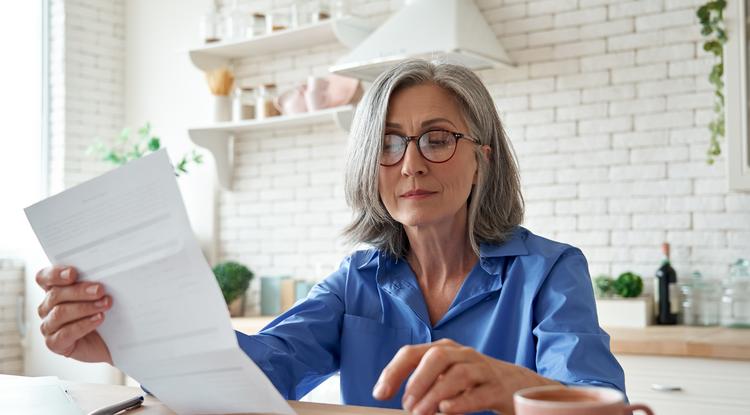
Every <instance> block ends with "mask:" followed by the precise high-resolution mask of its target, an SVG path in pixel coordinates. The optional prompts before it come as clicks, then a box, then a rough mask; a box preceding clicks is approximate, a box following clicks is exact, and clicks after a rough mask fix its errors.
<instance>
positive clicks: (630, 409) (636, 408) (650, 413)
mask: <svg viewBox="0 0 750 415" xmlns="http://www.w3.org/2000/svg"><path fill="white" fill-rule="evenodd" d="M623 409H625V413H626V414H632V413H633V411H639V410H640V411H643V412H645V413H646V414H648V415H654V411H652V410H651V408H649V407H648V406H646V405H643V404H640V403H636V404H633V405H625V408H623Z"/></svg>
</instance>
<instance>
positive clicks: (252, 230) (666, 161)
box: [53, 0, 750, 283]
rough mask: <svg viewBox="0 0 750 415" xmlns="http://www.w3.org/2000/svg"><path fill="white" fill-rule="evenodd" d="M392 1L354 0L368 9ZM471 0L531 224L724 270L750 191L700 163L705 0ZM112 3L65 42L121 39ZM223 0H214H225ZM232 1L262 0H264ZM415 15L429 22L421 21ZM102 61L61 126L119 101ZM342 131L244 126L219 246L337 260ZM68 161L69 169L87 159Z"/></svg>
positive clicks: (284, 262) (306, 70)
mask: <svg viewBox="0 0 750 415" xmlns="http://www.w3.org/2000/svg"><path fill="white" fill-rule="evenodd" d="M53 3H57V2H53ZM66 3H69V4H74V5H75V4H77V3H82V4H89V3H90V2H86V1H83V0H72V1H68V2H66ZM289 3H290V2H289V1H283V2H273V4H274V7H276V6H282V5H286V4H289ZM400 3H401V2H399V1H394V0H381V1H362V0H357V1H353V2H350V3H349V4H350V9H351V10H353V11H354V12H356V13H357V14H361V15H364V16H366V17H370V18H375V19H377V18H379V17H385V16H387V15H388V14H389V13H390V12H392V11H394V10H396V9H397V8H398V7H399V5H400ZM476 3H477V4H478V5H479V7H480V9H481V10H482V13H483V15H484V16H485V18H486V19H487V20H488V21H489V22H490V24H491V25H492V27H493V29H494V30H495V31H496V33H497V35H498V38H499V40H500V41H501V43H502V44H503V45H504V46H505V48H506V49H507V50H508V52H509V55H510V56H511V58H512V59H513V60H514V61H515V62H516V66H515V67H514V68H511V69H494V70H486V71H481V72H480V73H479V75H480V76H481V77H482V78H483V79H484V81H485V82H486V84H487V86H488V88H489V90H490V92H491V93H492V95H493V97H494V98H495V100H496V103H497V108H498V110H499V111H500V114H501V118H502V120H503V122H504V124H505V126H506V129H507V132H508V135H509V137H510V139H511V141H512V143H513V146H514V147H515V149H516V152H517V155H518V158H519V162H520V166H521V174H522V180H523V190H524V195H525V198H526V202H527V213H526V222H525V226H527V227H528V228H530V229H531V230H532V231H534V232H536V233H538V234H541V235H543V236H546V237H549V238H553V239H557V240H561V241H565V242H568V243H571V244H574V245H577V246H579V247H581V248H582V249H583V251H584V253H585V254H586V256H587V258H588V259H589V263H590V269H591V273H592V275H596V274H598V273H610V274H615V275H616V274H618V273H619V272H622V271H624V270H633V271H635V272H638V273H641V274H643V275H644V276H652V275H653V272H654V271H655V269H656V268H657V266H658V262H659V260H660V250H659V246H660V244H661V243H662V242H663V241H664V240H668V241H669V242H671V243H672V247H673V258H672V260H673V264H674V266H675V268H676V269H677V271H678V273H680V274H683V275H687V274H688V273H689V272H690V271H693V270H700V271H702V272H703V274H704V275H706V276H717V277H718V276H724V274H725V273H726V272H727V265H728V264H729V263H730V262H731V261H733V260H734V259H736V258H737V257H748V256H750V194H748V193H733V192H729V191H727V179H726V173H725V168H726V166H725V163H724V160H723V156H722V157H720V158H719V159H718V160H717V162H716V163H715V164H714V165H713V166H709V165H707V164H706V155H705V152H706V149H707V146H708V140H709V133H708V130H707V127H706V125H707V123H708V122H709V120H711V119H712V116H713V112H712V92H711V86H710V84H709V83H708V79H707V78H708V74H709V71H710V67H711V65H712V60H711V58H710V57H709V56H708V55H707V54H706V53H705V52H703V50H702V41H701V36H700V27H699V25H698V22H697V19H696V17H695V10H696V9H697V7H698V6H699V5H700V4H702V3H703V1H702V0H700V1H692V0H691V1H688V0H643V1H618V0H545V1H510V0H508V1H502V0H493V1H490V0H478V1H477V2H476ZM113 4H115V6H113V7H108V6H107V7H104V6H90V5H89V6H86V7H99V8H103V9H102V10H100V11H99V12H98V14H97V13H94V14H93V16H92V15H91V14H90V13H89V14H87V13H79V14H77V15H75V16H73V17H72V18H73V20H72V21H68V23H67V24H68V25H69V26H71V25H72V26H75V27H77V28H85V29H80V30H82V31H83V32H86V33H85V34H86V36H87V37H84V36H83V35H81V36H79V37H74V38H72V39H69V40H66V42H68V43H67V44H66V45H65V47H66V48H67V49H66V50H68V49H73V50H74V51H75V50H78V49H77V48H76V44H85V42H86V41H91V39H94V40H96V39H99V38H102V39H103V40H98V42H100V43H102V44H108V45H112V46H113V47H119V46H120V45H122V46H123V47H124V41H123V40H122V38H121V34H120V32H118V31H117V30H113V31H106V33H104V32H103V31H102V30H103V29H101V28H102V27H103V26H101V25H96V24H94V25H89V23H90V22H92V21H94V22H96V21H101V20H102V19H104V21H108V20H113V19H114V21H117V22H119V21H121V20H118V19H122V17H117V16H116V14H117V13H118V11H119V12H122V10H123V8H124V7H123V5H122V4H123V3H122V2H121V1H118V2H114V3H113ZM231 5H232V1H229V0H224V1H222V10H224V11H226V10H228V8H229V7H231ZM240 5H241V6H243V7H247V8H248V9H253V8H255V9H258V10H260V9H263V8H264V7H266V2H265V1H240ZM105 9H106V10H105ZM113 13H114V17H113ZM102 16H104V18H102ZM197 20H198V17H196V21H195V24H194V25H192V26H190V27H185V28H184V30H191V31H195V36H194V37H193V38H194V39H196V40H197V39H198V37H199V34H198V21H197ZM118 24H119V23H118ZM420 24H429V22H415V27H418V26H419V25H420ZM115 27H117V26H115ZM88 28H91V29H88ZM97 28H99V29H97ZM76 30H79V29H76ZM97 30H99V31H97ZM415 30H416V29H415ZM83 32H82V33H83ZM76 42H78V43H76ZM193 46H195V44H194V45H185V47H186V48H188V47H193ZM345 52H346V49H345V48H344V47H343V46H340V45H337V44H328V45H320V46H317V47H314V48H311V49H303V50H297V51H294V52H292V53H286V52H285V53H278V54H271V55H263V56H258V57H250V58H246V59H242V60H238V61H237V62H235V65H236V77H237V80H238V81H239V82H240V83H241V84H247V85H257V84H261V83H268V82H275V83H276V84H277V85H278V88H279V90H280V91H281V90H283V89H285V88H287V87H289V86H292V85H294V84H296V83H301V82H303V81H304V80H305V79H306V78H307V76H308V75H323V74H325V73H326V72H327V68H328V66H330V65H331V64H333V63H334V62H335V61H336V60H337V59H338V58H339V57H341V56H342V55H343V54H344V53H345ZM76 53H77V52H76ZM69 54H70V53H69ZM82 55H84V54H83V53H82ZM91 55H94V57H95V58H96V59H105V61H106V59H109V58H108V56H110V55H111V56H113V58H112V59H120V58H119V57H117V56H115V55H116V54H112V53H110V52H108V51H105V50H104V48H95V49H93V50H92V51H87V52H86V53H85V56H86V57H90V56H91ZM82 59H84V58H82ZM86 59H87V58H86ZM185 64H186V65H189V63H187V62H186V63H185ZM103 67H104V68H108V67H109V66H108V64H105V65H103ZM74 69H75V68H70V67H69V68H67V70H68V71H69V72H68V73H70V72H71V71H72V70H74ZM96 74H99V75H98V76H100V78H101V79H102V80H101V82H100V83H99V84H98V85H100V88H99V89H98V90H97V91H99V92H96V93H93V92H91V94H99V95H101V97H100V98H97V102H99V104H97V105H98V106H94V107H91V106H86V107H85V108H83V107H84V106H82V105H81V106H79V107H81V108H80V109H76V108H72V109H70V110H69V111H68V112H67V114H68V120H69V121H68V122H67V124H66V125H65V127H66V129H67V130H68V131H69V132H73V131H74V130H73V129H71V128H72V127H74V126H75V125H76V124H75V123H73V122H71V121H70V120H73V121H75V122H76V123H79V124H80V123H84V122H93V121H91V117H93V116H92V115H90V114H89V113H88V112H87V110H88V111H89V112H90V111H91V110H101V111H103V113H104V114H109V115H107V116H108V117H110V118H112V119H116V118H117V117H121V116H122V115H121V113H118V112H117V110H116V108H117V106H118V105H120V104H117V102H116V101H113V102H112V103H109V102H108V101H107V99H106V98H105V95H106V94H108V93H109V92H107V91H120V89H119V88H123V85H122V83H123V81H122V76H121V74H120V73H119V72H118V70H117V69H115V68H110V69H101V68H100V70H99V72H94V73H93V74H92V75H96ZM106 82H110V84H107V85H105V86H101V85H104V84H106ZM76 85H77V84H76ZM53 87H54V78H53ZM69 89H70V87H69ZM75 91H76V92H71V94H73V93H75V94H79V95H80V94H83V92H81V90H78V89H76V90H75ZM155 93H156V92H155ZM99 95H96V96H99ZM76 96H77V95H76ZM68 99H69V100H70V98H68ZM87 120H88V121H87ZM120 123H121V121H117V122H116V123H115V122H112V124H117V125H121V124H120ZM186 128H187V125H186ZM69 139H70V138H69ZM76 140H77V139H76ZM86 142H87V143H88V142H89V141H88V139H87V140H86ZM82 143H83V141H81V140H79V141H72V142H71V143H68V144H67V145H66V149H68V150H67V151H69V152H70V151H71V150H76V151H77V150H78V149H80V148H81V147H83V148H85V146H83V145H82ZM346 146H347V134H346V133H345V132H344V131H341V130H339V129H337V128H336V127H335V126H334V125H333V123H331V122H328V123H321V124H315V125H312V126H310V127H303V128H299V127H295V129H286V130H277V131H274V132H271V133H257V132H253V133H250V134H248V135H247V136H241V137H240V138H239V140H237V142H236V145H235V163H236V164H235V169H234V172H233V175H234V177H233V180H234V184H233V189H232V190H231V191H222V192H221V195H220V201H219V204H220V206H219V210H218V212H219V223H220V225H219V230H218V238H219V251H220V252H219V257H220V258H221V259H233V260H239V261H241V262H243V263H246V264H247V265H248V266H249V267H250V268H251V269H253V271H254V272H255V273H256V274H257V275H285V274H288V275H292V276H295V277H302V278H305V277H308V278H315V279H319V278H321V277H323V276H324V275H325V274H327V272H329V271H330V269H332V268H333V267H335V266H337V264H338V263H339V261H340V260H341V259H342V258H343V256H344V255H345V254H346V253H347V252H348V251H349V250H350V247H347V246H344V245H343V244H342V242H341V241H340V239H339V238H338V234H339V231H340V230H341V229H342V227H343V226H344V224H345V223H347V222H348V220H349V218H350V216H349V210H348V208H347V207H346V205H345V203H344V199H343V172H342V169H343V161H344V155H345V151H346ZM53 155H54V154H53ZM66 157H68V158H70V157H72V156H66ZM82 157H83V156H82ZM76 163H79V162H78V161H77V160H73V162H71V163H69V164H70V166H71V167H70V169H66V172H71V171H72V172H76V174H77V173H78V172H80V171H82V172H83V173H81V176H83V175H85V174H84V173H89V174H94V173H96V170H95V168H93V167H90V166H88V165H85V166H83V167H81V166H79V165H78V164H76ZM81 163H82V162H81ZM205 174H213V172H208V171H207V172H206V173H205ZM75 177H79V176H75ZM256 283H257V280H256Z"/></svg>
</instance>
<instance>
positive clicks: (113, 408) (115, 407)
mask: <svg viewBox="0 0 750 415" xmlns="http://www.w3.org/2000/svg"><path fill="white" fill-rule="evenodd" d="M142 403H143V396H136V397H135V398H131V399H128V400H127V401H122V402H118V403H116V404H112V405H109V406H105V407H103V408H99V409H97V410H95V411H93V412H89V414H88V415H114V414H116V413H118V412H122V411H129V410H131V409H135V408H137V407H139V406H141V404H142Z"/></svg>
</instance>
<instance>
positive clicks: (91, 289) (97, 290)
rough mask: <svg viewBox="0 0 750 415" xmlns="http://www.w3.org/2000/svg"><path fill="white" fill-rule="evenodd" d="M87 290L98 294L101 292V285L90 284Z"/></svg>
mask: <svg viewBox="0 0 750 415" xmlns="http://www.w3.org/2000/svg"><path fill="white" fill-rule="evenodd" d="M86 292H87V293H89V294H96V293H97V292H99V286H98V285H90V286H88V287H87V288H86Z"/></svg>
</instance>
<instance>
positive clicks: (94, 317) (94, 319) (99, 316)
mask: <svg viewBox="0 0 750 415" xmlns="http://www.w3.org/2000/svg"><path fill="white" fill-rule="evenodd" d="M101 319H102V313H96V314H94V315H93V316H91V321H99V320H101Z"/></svg>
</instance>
